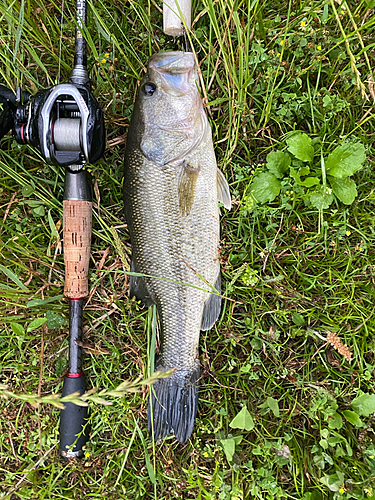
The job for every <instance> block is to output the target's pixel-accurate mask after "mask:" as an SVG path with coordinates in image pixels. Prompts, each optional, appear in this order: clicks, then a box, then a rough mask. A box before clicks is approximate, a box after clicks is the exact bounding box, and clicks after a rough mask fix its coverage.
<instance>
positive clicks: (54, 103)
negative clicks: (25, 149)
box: [0, 70, 105, 167]
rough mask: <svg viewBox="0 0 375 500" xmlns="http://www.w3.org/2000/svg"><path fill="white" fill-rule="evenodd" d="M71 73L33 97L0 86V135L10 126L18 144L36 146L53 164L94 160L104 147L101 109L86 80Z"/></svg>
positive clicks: (69, 163) (61, 164) (100, 154)
mask: <svg viewBox="0 0 375 500" xmlns="http://www.w3.org/2000/svg"><path fill="white" fill-rule="evenodd" d="M73 75H74V70H73V74H72V77H71V78H70V80H69V83H63V84H59V85H55V86H54V87H52V88H50V89H48V90H41V91H39V92H37V93H36V94H35V95H34V96H30V94H29V93H28V92H22V93H21V90H20V89H18V90H17V96H16V95H15V94H14V93H13V92H12V91H11V90H10V89H8V88H6V87H4V86H3V85H0V105H1V106H0V137H2V136H4V135H5V134H6V133H7V132H8V131H9V130H10V129H12V130H13V136H14V138H15V139H16V141H17V142H18V143H20V144H31V145H33V146H35V147H37V148H38V149H39V151H40V153H41V155H42V156H43V158H44V160H45V161H46V162H47V163H49V164H52V165H57V166H62V167H65V166H69V165H82V164H84V163H94V162H95V161H97V160H98V159H99V158H100V157H101V156H102V155H103V153H104V149H105V127H104V116H103V111H102V110H101V108H100V106H99V104H98V103H97V101H96V99H95V97H94V95H93V94H92V92H91V91H90V88H89V84H88V80H87V79H85V78H81V77H78V78H77V77H76V78H73ZM73 82H74V83H73Z"/></svg>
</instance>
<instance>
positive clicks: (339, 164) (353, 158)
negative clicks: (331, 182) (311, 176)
mask: <svg viewBox="0 0 375 500" xmlns="http://www.w3.org/2000/svg"><path fill="white" fill-rule="evenodd" d="M365 159H366V153H365V147H364V145H363V144H361V143H360V142H357V143H354V144H353V143H350V142H348V143H346V144H342V145H341V146H337V148H335V149H334V150H333V151H332V153H330V154H329V155H328V158H327V160H326V162H325V166H326V171H327V174H329V175H332V176H333V177H338V178H340V179H342V178H344V177H349V176H350V175H353V174H354V173H355V172H357V170H359V169H360V168H361V166H362V163H363V162H364V161H365Z"/></svg>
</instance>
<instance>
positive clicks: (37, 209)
mask: <svg viewBox="0 0 375 500" xmlns="http://www.w3.org/2000/svg"><path fill="white" fill-rule="evenodd" d="M32 212H33V214H34V215H36V216H37V217H44V215H45V214H46V211H45V209H44V206H43V205H39V207H35V208H33V209H32Z"/></svg>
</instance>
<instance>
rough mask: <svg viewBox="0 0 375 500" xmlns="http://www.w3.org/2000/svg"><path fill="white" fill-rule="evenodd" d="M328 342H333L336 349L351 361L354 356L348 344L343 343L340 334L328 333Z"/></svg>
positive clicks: (332, 344)
mask: <svg viewBox="0 0 375 500" xmlns="http://www.w3.org/2000/svg"><path fill="white" fill-rule="evenodd" d="M327 342H328V343H329V344H331V346H332V347H333V348H334V349H336V351H337V352H338V353H340V354H341V355H342V356H344V358H345V359H346V360H347V361H350V360H351V359H352V357H353V355H352V353H351V351H350V349H349V347H348V346H347V345H346V344H343V343H342V342H341V340H340V339H339V338H338V336H337V335H336V334H335V333H333V332H328V333H327Z"/></svg>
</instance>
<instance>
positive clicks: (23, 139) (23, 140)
mask: <svg viewBox="0 0 375 500" xmlns="http://www.w3.org/2000/svg"><path fill="white" fill-rule="evenodd" d="M24 128H25V125H22V127H21V139H22V142H23V143H24V144H26V141H25V136H24V133H23V132H24Z"/></svg>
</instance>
